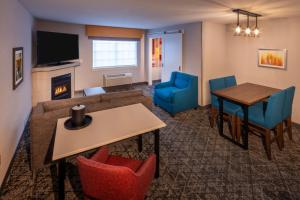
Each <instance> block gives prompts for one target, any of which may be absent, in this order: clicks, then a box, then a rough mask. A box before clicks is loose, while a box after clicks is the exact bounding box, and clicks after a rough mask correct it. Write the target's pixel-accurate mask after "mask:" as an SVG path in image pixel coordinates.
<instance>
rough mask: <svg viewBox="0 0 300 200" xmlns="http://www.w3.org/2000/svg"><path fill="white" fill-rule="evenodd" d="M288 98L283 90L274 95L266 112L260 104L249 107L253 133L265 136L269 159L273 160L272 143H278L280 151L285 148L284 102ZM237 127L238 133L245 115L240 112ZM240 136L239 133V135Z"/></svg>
mask: <svg viewBox="0 0 300 200" xmlns="http://www.w3.org/2000/svg"><path fill="white" fill-rule="evenodd" d="M285 98H286V90H282V91H280V92H277V93H275V94H273V95H272V96H271V97H270V98H269V99H268V103H267V107H266V110H264V108H263V104H261V103H258V104H256V105H253V106H251V107H249V116H248V119H249V125H250V130H251V131H252V132H259V133H261V134H262V135H263V136H264V141H265V148H266V153H267V156H268V159H270V160H271V143H272V142H274V141H276V142H277V145H278V147H279V149H280V150H281V149H282V146H283V135H282V134H283V130H282V129H283V123H282V121H283V115H282V111H283V109H284V102H285ZM237 115H238V118H237V127H238V131H240V129H241V124H242V119H244V113H243V112H241V111H239V112H238V113H237ZM272 131H274V133H275V136H274V138H271V132H272ZM237 134H238V133H237Z"/></svg>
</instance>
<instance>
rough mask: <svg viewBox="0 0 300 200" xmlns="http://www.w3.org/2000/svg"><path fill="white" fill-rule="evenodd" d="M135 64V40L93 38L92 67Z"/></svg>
mask: <svg viewBox="0 0 300 200" xmlns="http://www.w3.org/2000/svg"><path fill="white" fill-rule="evenodd" d="M128 66H137V41H119V40H115V41H114V40H93V68H101V67H103V68H106V67H128Z"/></svg>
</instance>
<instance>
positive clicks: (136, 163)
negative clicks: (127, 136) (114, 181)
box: [105, 156, 143, 172]
mask: <svg viewBox="0 0 300 200" xmlns="http://www.w3.org/2000/svg"><path fill="white" fill-rule="evenodd" d="M105 164H107V165H114V166H123V167H128V168H129V169H131V170H132V171H134V172H136V171H138V169H139V168H140V167H141V166H142V164H143V161H141V160H135V159H130V158H124V157H120V156H109V157H108V159H107V160H106V162H105Z"/></svg>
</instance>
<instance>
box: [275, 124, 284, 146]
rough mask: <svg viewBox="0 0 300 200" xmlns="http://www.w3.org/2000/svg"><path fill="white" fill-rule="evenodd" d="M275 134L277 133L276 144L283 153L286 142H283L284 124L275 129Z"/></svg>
mask: <svg viewBox="0 0 300 200" xmlns="http://www.w3.org/2000/svg"><path fill="white" fill-rule="evenodd" d="M275 133H276V136H275V137H276V143H277V145H278V148H279V150H280V151H281V150H282V148H283V146H284V142H283V123H280V124H278V125H277V126H276V129H275Z"/></svg>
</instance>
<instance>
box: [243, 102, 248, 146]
mask: <svg viewBox="0 0 300 200" xmlns="http://www.w3.org/2000/svg"><path fill="white" fill-rule="evenodd" d="M242 109H243V112H244V127H243V136H242V137H243V148H244V149H246V150H247V149H248V132H249V125H248V123H249V120H248V117H249V116H248V114H249V112H248V111H249V108H248V106H242Z"/></svg>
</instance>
